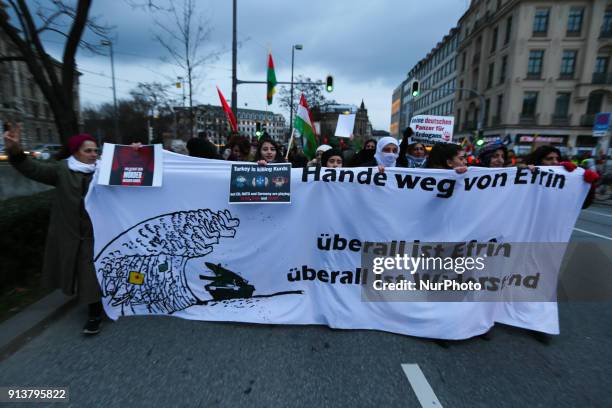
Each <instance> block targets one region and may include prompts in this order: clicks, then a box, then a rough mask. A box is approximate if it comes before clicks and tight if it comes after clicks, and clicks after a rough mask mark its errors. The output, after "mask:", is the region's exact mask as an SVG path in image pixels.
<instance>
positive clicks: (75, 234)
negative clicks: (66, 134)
mask: <svg viewBox="0 0 612 408" xmlns="http://www.w3.org/2000/svg"><path fill="white" fill-rule="evenodd" d="M3 136H4V145H5V149H6V152H7V153H8V155H9V160H10V163H11V165H13V167H14V168H15V169H16V170H17V171H19V172H20V173H21V174H23V175H24V176H26V177H28V178H30V179H32V180H35V181H38V182H40V183H44V184H48V185H51V186H54V187H55V198H54V201H53V204H52V208H51V217H50V220H49V230H48V233H47V240H46V246H45V254H44V263H43V286H45V287H48V288H54V289H61V290H62V291H63V292H64V293H65V294H67V295H74V294H75V293H76V295H77V296H78V298H79V300H80V301H81V302H83V303H86V304H88V307H89V316H88V319H87V322H86V323H85V326H84V327H83V333H84V334H96V333H98V332H99V331H100V323H101V320H102V313H103V310H102V302H101V292H100V286H99V284H98V279H97V277H96V272H95V268H94V264H93V227H92V224H91V220H90V219H89V215H88V214H87V211H85V205H84V198H85V195H86V194H87V191H88V189H89V183H90V182H91V179H92V176H93V173H94V170H95V168H96V161H97V159H98V146H97V143H96V140H95V139H94V138H93V137H92V136H90V135H88V134H79V135H76V136H73V137H72V138H70V140H69V141H68V146H67V149H68V152H69V157H68V158H67V159H66V160H60V161H54V162H40V161H38V160H32V159H31V158H29V157H28V156H26V154H25V153H24V152H23V149H22V147H21V126H20V125H16V126H12V125H10V124H9V130H7V131H6V132H4V135H3Z"/></svg>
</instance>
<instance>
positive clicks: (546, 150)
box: [525, 145, 561, 166]
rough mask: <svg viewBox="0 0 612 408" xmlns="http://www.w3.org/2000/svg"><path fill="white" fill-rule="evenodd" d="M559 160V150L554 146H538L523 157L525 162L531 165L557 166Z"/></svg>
mask: <svg viewBox="0 0 612 408" xmlns="http://www.w3.org/2000/svg"><path fill="white" fill-rule="evenodd" d="M560 162H561V151H560V150H559V149H557V148H556V147H554V146H551V145H544V146H540V147H538V148H537V149H536V150H534V151H533V152H532V153H531V154H530V155H528V156H527V157H526V158H525V164H527V165H533V166H558V165H559V163H560Z"/></svg>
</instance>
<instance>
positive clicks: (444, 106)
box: [390, 28, 459, 138]
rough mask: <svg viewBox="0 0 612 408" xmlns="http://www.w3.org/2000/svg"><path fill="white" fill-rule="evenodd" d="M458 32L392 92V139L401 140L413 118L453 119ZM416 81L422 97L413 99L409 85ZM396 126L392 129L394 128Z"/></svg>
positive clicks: (432, 52) (446, 37) (453, 33)
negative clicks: (425, 116)
mask: <svg viewBox="0 0 612 408" xmlns="http://www.w3.org/2000/svg"><path fill="white" fill-rule="evenodd" d="M458 33H459V30H458V29H456V28H453V29H452V30H451V31H450V32H449V33H448V34H447V35H446V36H444V38H443V39H442V41H440V42H439V43H438V44H437V45H436V46H435V47H434V48H433V49H432V50H431V51H430V52H429V53H428V54H427V56H426V57H425V58H423V59H422V60H420V61H419V62H418V63H417V64H416V65H415V66H414V67H412V69H410V71H409V72H408V75H407V78H406V79H405V80H404V81H403V82H402V83H401V84H400V85H399V86H398V87H397V88H396V89H395V91H394V92H393V100H392V107H391V132H390V133H391V135H392V136H394V137H398V138H399V137H401V135H402V132H403V130H404V129H405V128H406V127H408V126H409V125H410V119H411V118H412V117H413V116H416V115H439V116H453V114H454V111H455V88H456V87H457V84H456V75H457V70H456V64H457V58H456V55H457V47H458V42H459V35H458ZM415 80H416V81H419V83H420V88H421V93H420V94H419V95H418V96H417V97H413V96H412V83H413V82H414V81H415ZM394 124H395V126H394Z"/></svg>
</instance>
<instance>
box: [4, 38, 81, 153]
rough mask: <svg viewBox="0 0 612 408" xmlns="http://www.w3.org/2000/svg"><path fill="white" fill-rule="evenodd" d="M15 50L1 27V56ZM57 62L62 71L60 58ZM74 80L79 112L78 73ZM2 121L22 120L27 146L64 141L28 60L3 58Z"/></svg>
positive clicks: (75, 98)
mask: <svg viewBox="0 0 612 408" xmlns="http://www.w3.org/2000/svg"><path fill="white" fill-rule="evenodd" d="M16 54H17V53H16V52H15V51H14V49H13V45H12V43H11V42H10V41H9V40H8V38H7V37H6V36H5V35H4V33H3V32H2V31H0V56H3V55H16ZM55 63H56V64H57V65H58V72H59V67H60V65H59V62H55ZM75 81H76V85H75V88H74V89H75V91H74V92H75V95H74V101H75V106H74V109H75V110H76V111H77V112H80V100H79V92H78V89H79V83H78V81H79V75H75ZM79 116H80V115H79ZM0 122H12V123H17V122H21V123H22V133H21V139H22V140H21V142H22V145H23V147H24V148H25V149H31V148H33V147H35V146H36V145H40V144H49V143H52V144H59V143H61V142H60V138H59V133H58V131H57V128H56V126H55V121H54V117H53V113H52V111H51V108H50V107H49V104H48V103H47V101H46V99H45V97H44V96H43V94H42V92H41V91H40V88H39V87H38V86H37V85H36V82H35V81H34V78H33V77H32V75H31V74H30V71H29V69H28V66H27V65H26V63H25V62H21V61H3V62H0ZM0 143H2V142H0Z"/></svg>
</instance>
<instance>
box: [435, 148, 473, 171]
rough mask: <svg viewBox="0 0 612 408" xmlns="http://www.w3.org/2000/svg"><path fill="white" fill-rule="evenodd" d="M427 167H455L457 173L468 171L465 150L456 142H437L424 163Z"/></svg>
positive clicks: (448, 168)
mask: <svg viewBox="0 0 612 408" xmlns="http://www.w3.org/2000/svg"><path fill="white" fill-rule="evenodd" d="M425 168H428V169H447V170H450V169H455V171H456V172H457V173H459V174H462V173H465V172H466V171H468V168H467V161H466V158H465V151H464V150H463V148H462V147H461V146H459V145H457V144H453V143H437V144H435V145H434V146H433V147H432V149H431V151H430V152H429V157H428V158H427V161H426V163H425Z"/></svg>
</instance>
